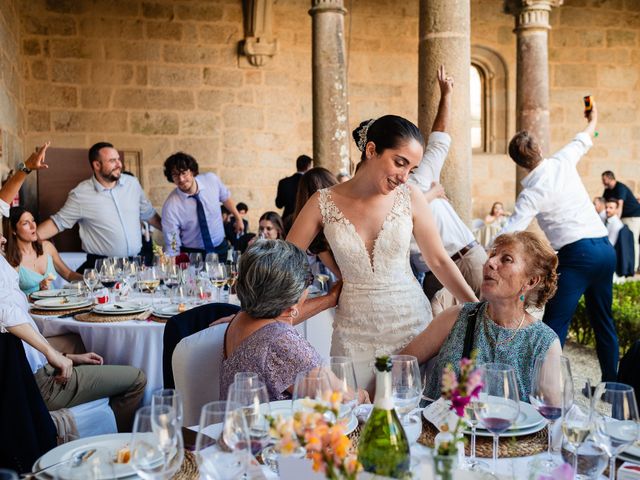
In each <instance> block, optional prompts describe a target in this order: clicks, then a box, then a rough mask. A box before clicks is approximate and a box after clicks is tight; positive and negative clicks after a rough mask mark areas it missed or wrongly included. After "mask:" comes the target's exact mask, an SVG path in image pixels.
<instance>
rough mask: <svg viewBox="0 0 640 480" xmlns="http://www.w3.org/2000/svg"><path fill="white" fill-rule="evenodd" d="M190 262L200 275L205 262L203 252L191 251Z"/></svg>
mask: <svg viewBox="0 0 640 480" xmlns="http://www.w3.org/2000/svg"><path fill="white" fill-rule="evenodd" d="M189 263H190V264H191V266H192V267H193V268H194V270H195V272H196V276H198V275H200V272H201V271H202V268H203V267H204V264H203V263H202V254H201V253H190V254H189Z"/></svg>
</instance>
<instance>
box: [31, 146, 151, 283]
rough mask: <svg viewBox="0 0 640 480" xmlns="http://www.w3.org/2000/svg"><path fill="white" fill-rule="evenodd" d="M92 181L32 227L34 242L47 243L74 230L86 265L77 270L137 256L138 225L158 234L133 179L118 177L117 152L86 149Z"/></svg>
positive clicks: (139, 244) (147, 204)
mask: <svg viewBox="0 0 640 480" xmlns="http://www.w3.org/2000/svg"><path fill="white" fill-rule="evenodd" d="M89 164H90V165H91V168H92V170H93V176H92V177H91V178H89V179H87V180H84V181H82V182H80V183H79V184H78V186H77V187H76V188H74V189H73V190H71V192H69V196H68V197H67V201H66V202H65V204H64V206H63V207H62V208H61V209H60V211H59V212H58V213H56V214H54V215H52V216H51V218H49V219H48V220H45V221H44V222H42V223H41V224H40V225H39V226H38V237H39V238H40V239H41V240H47V239H49V238H51V237H53V236H54V235H56V234H57V233H58V232H61V231H63V230H66V229H68V228H72V227H73V226H74V225H75V224H76V223H78V224H79V226H80V240H81V241H82V249H83V250H84V251H85V252H86V253H87V261H86V262H85V263H84V264H83V265H81V266H80V267H79V268H78V271H79V272H82V271H83V270H84V269H85V268H93V266H94V265H95V262H96V260H97V259H99V258H105V257H133V256H136V255H139V254H140V250H141V248H142V238H141V234H140V221H141V220H145V221H147V222H149V223H150V224H151V225H153V226H154V227H156V228H157V229H159V230H162V225H161V223H160V216H159V215H158V214H157V213H156V211H155V210H154V208H153V206H152V205H151V202H149V200H148V199H147V196H146V195H145V194H144V191H143V190H142V187H141V186H140V183H139V182H138V180H137V179H136V178H135V177H132V176H130V175H122V161H121V159H120V155H119V154H118V151H117V150H116V149H115V148H114V146H113V145H112V144H110V143H107V142H100V143H96V144H95V145H94V146H92V147H91V148H90V149H89Z"/></svg>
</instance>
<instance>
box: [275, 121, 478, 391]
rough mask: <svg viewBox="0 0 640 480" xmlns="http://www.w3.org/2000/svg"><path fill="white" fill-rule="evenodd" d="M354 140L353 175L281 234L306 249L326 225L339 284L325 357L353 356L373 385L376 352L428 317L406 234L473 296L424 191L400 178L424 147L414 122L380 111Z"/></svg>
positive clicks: (443, 278) (360, 375)
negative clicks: (357, 157)
mask: <svg viewBox="0 0 640 480" xmlns="http://www.w3.org/2000/svg"><path fill="white" fill-rule="evenodd" d="M353 138H354V140H355V142H356V144H357V145H358V149H359V150H360V151H361V152H362V156H361V161H360V164H359V165H358V168H357V169H356V174H355V176H354V177H353V179H351V180H349V181H347V182H345V183H341V184H338V185H335V186H333V187H331V188H327V189H323V190H319V191H318V192H316V194H314V195H313V196H312V197H311V198H310V199H309V201H308V202H307V203H306V204H305V206H304V208H303V209H302V211H301V212H300V214H299V215H298V217H297V218H296V221H295V223H294V224H293V226H292V227H291V230H290V231H289V235H288V237H287V240H288V241H290V242H292V243H294V244H295V245H297V246H298V247H300V248H301V249H302V250H306V249H307V247H308V246H309V244H310V243H311V241H312V240H313V239H314V238H315V237H316V235H317V234H318V233H319V232H320V230H322V229H323V230H324V234H325V236H326V238H327V240H328V242H329V244H330V246H331V251H332V252H333V255H334V256H335V259H336V263H337V264H338V267H339V268H340V272H341V274H342V279H343V282H344V285H343V287H342V293H341V295H340V300H339V304H338V308H337V309H336V316H335V319H334V323H333V337H332V339H331V355H345V356H349V357H351V358H352V359H353V361H354V365H355V368H356V376H357V380H358V385H359V386H360V387H362V388H367V389H368V390H371V387H372V385H371V381H372V379H373V369H372V365H373V360H374V357H375V356H379V355H382V354H393V353H396V352H398V351H399V350H401V349H402V348H403V347H404V346H405V345H407V344H408V343H409V342H410V341H411V340H412V339H413V338H414V337H415V336H416V335H418V334H419V333H420V332H421V331H422V330H424V328H425V327H426V326H427V324H428V323H429V322H430V321H431V307H430V305H429V302H428V300H427V298H426V297H425V295H424V293H423V292H422V288H421V287H420V285H419V284H418V282H417V280H416V279H415V277H414V276H413V273H412V272H411V267H410V265H409V243H410V241H411V235H412V234H413V235H414V236H415V238H416V241H417V243H418V246H419V247H420V250H421V252H422V255H423V257H424V259H425V261H426V263H427V265H428V266H429V268H430V269H431V271H432V272H433V273H434V274H435V275H436V277H437V278H438V280H440V282H441V283H442V284H443V285H444V286H445V287H446V288H447V290H449V291H450V292H451V293H452V294H453V295H454V296H455V297H456V298H457V299H458V300H459V301H460V302H471V301H476V297H475V295H474V294H473V291H472V290H471V288H470V287H469V286H468V285H467V284H466V283H465V281H464V279H463V277H462V274H461V273H460V271H459V270H458V268H457V267H456V266H455V264H454V263H453V261H452V260H451V259H450V258H449V256H448V255H447V253H446V251H445V250H444V247H443V246H442V241H441V240H440V237H439V235H438V231H437V228H436V225H435V223H434V220H433V217H432V215H431V210H430V207H429V204H428V203H427V201H426V200H425V199H424V196H423V194H422V193H421V192H420V191H419V190H417V189H416V188H414V187H413V186H410V185H407V184H406V182H407V179H408V177H409V174H410V173H411V172H412V170H413V169H415V168H416V167H417V166H418V165H419V164H420V162H421V160H422V155H423V151H424V138H423V137H422V134H421V133H420V131H419V130H418V127H416V126H415V125H414V124H413V123H411V122H410V121H408V120H406V119H404V118H402V117H398V116H395V115H385V116H384V117H380V118H378V119H377V120H370V121H368V122H363V123H361V124H360V126H359V127H358V128H356V129H355V130H354V132H353Z"/></svg>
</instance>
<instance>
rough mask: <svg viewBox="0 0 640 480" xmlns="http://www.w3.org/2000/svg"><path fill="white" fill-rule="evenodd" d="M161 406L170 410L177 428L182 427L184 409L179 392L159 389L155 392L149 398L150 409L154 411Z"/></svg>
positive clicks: (170, 389) (171, 389)
mask: <svg viewBox="0 0 640 480" xmlns="http://www.w3.org/2000/svg"><path fill="white" fill-rule="evenodd" d="M161 406H168V407H169V408H171V409H172V411H173V415H174V416H175V418H176V421H177V425H178V427H182V419H183V411H184V407H183V402H182V395H181V394H180V392H178V391H177V390H174V389H173V388H160V389H158V390H155V391H154V392H153V394H152V397H151V407H152V409H155V408H157V407H161Z"/></svg>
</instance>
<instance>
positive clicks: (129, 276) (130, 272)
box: [122, 262, 139, 293]
mask: <svg viewBox="0 0 640 480" xmlns="http://www.w3.org/2000/svg"><path fill="white" fill-rule="evenodd" d="M138 271H139V267H138V266H137V265H136V264H135V263H133V262H131V263H128V264H127V265H126V266H125V267H124V269H123V270H122V279H123V280H124V283H125V285H126V286H127V288H126V289H127V292H129V293H130V292H131V290H132V289H133V287H134V285H135V284H136V281H137V280H138Z"/></svg>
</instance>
